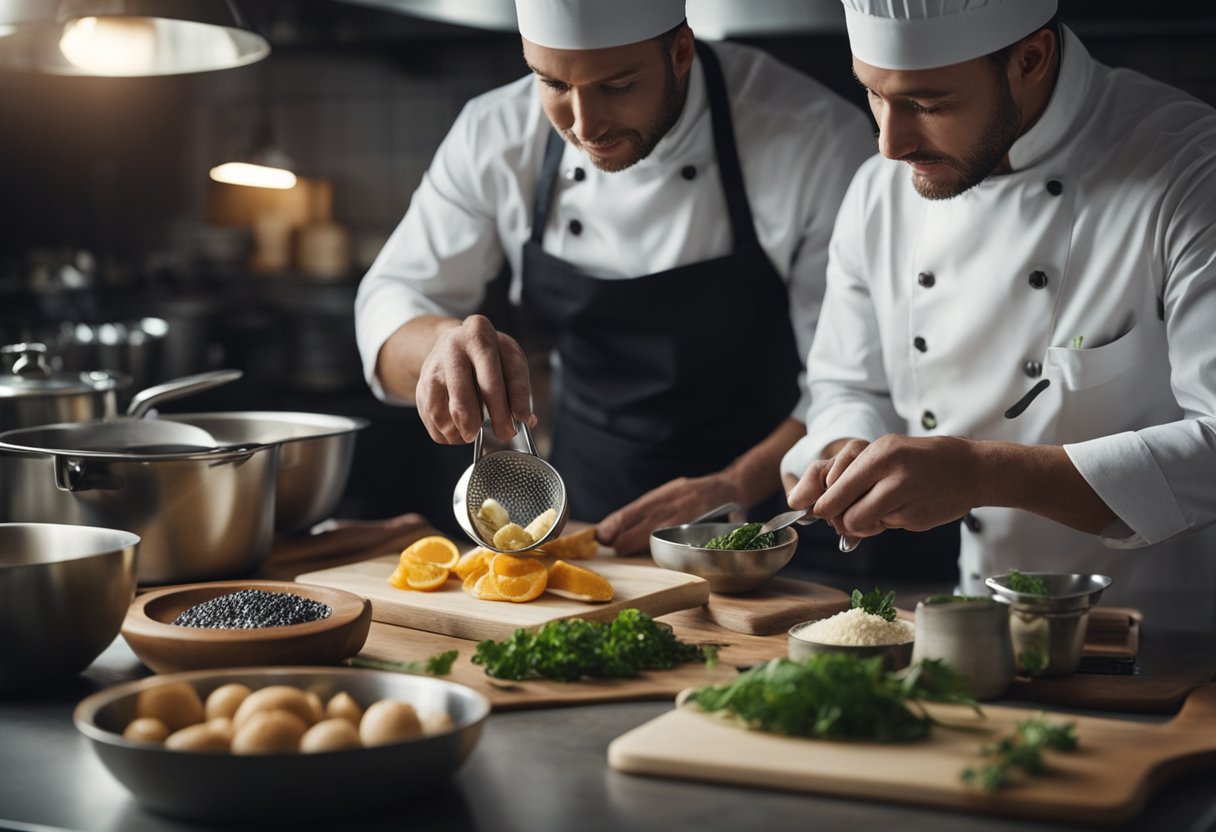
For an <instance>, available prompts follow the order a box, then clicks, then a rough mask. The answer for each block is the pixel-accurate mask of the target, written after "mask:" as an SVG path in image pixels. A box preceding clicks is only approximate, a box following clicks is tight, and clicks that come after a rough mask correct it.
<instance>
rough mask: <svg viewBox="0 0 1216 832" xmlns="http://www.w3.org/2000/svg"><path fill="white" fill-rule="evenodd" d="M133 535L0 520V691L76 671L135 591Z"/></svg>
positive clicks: (96, 650) (101, 645)
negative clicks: (0, 635) (1, 634)
mask: <svg viewBox="0 0 1216 832" xmlns="http://www.w3.org/2000/svg"><path fill="white" fill-rule="evenodd" d="M138 549H139V537H138V536H136V535H134V534H131V533H130V532H124V531H118V530H116V529H98V528H90V527H85V526H63V525H56V524H49V523H3V524H0V632H2V633H3V634H4V635H3V637H0V690H12V689H16V688H34V687H39V686H42V685H45V684H48V683H51V682H54V681H57V680H60V679H63V678H66V677H69V676H72V675H75V674H76V673H79V672H80V671H82V670H84V669H85V668H86V667H88V665H89V664H90V663H92V661H93V659H95V658H97V656H98V655H100V653H101V651H102V650H105V649H106V647H107V646H108V645H109V644H110V642H111V641H113V640H114V637H115V636H116V635H118V628H119V627H120V626H121V625H122V621H123V617H124V616H125V615H126V613H127V607H128V605H129V604H130V603H131V599H132V598H133V597H134V595H135V564H136V560H137V556H138Z"/></svg>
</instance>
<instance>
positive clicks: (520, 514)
mask: <svg viewBox="0 0 1216 832" xmlns="http://www.w3.org/2000/svg"><path fill="white" fill-rule="evenodd" d="M488 497H493V498H494V499H495V500H497V501H498V502H499V503H500V504H501V505H502V507H503V508H505V509H506V510H507V514H509V515H510V516H511V521H512V522H514V523H518V524H519V525H521V526H526V525H528V524H529V523H531V522H532V520H533V518H535V517H536V516H537V515H538V514H542V513H544V512H545V511H546V510H548V509H555V510H556V511H557V515H558V517H561V516H562V515H563V514H564V512H565V506H566V487H565V485H564V484H563V483H562V478H561V477H560V476H559V475H558V473H557V471H556V470H554V468H553V466H551V465H550V464H549V463H547V462H545V461H544V460H543V459H541V458H540V457H538V456H533V455H532V454H527V453H521V452H519V451H497V452H495V453H492V454H487V455H486V456H484V457H482V458H481V459H480V460H479V461H478V462H477V463H476V464H475V465H474V466H473V471H472V473H471V474H470V476H469V490H468V494H467V496H466V498H465V499H466V503H465V505H466V507H467V510H468V512H469V517H470V519H471V518H473V517H475V516H476V514H477V511H478V509H480V508H481V504H482V503H484V502H485V501H486V498H488ZM472 525H473V529H474V532H475V533H476V535H477V537H478V539H479V540H480V541H481V543H482V544H483V545H484V544H487V543H488V544H490V546H488V547H487V548H493V541H492V540H486V539H484V537H483V535H482V533H481V530H480V529H479V528H478V526H477V524H476V523H474V524H472Z"/></svg>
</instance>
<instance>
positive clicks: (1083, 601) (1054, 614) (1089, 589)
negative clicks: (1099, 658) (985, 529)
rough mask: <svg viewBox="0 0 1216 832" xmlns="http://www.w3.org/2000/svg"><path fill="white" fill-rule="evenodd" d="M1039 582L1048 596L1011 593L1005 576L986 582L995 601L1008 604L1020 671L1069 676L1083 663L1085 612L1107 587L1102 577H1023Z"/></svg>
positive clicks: (1038, 675) (1035, 574)
mask: <svg viewBox="0 0 1216 832" xmlns="http://www.w3.org/2000/svg"><path fill="white" fill-rule="evenodd" d="M1025 574H1026V575H1028V576H1031V577H1035V578H1038V579H1040V580H1041V581H1043V583H1044V585H1045V586H1046V587H1047V594H1046V595H1032V594H1030V593H1025V592H1015V591H1014V590H1012V589H1010V588H1009V575H1008V574H1005V575H995V576H993V577H991V578H988V579H987V580H986V581H985V583H986V584H987V585H988V588H989V589H991V590H992V592H993V594H994V596H995V597H996V600H998V601H1000V602H1002V603H1005V604H1008V605H1009V631H1010V635H1011V636H1012V638H1013V652H1014V655H1015V656H1016V657H1017V663H1018V672H1019V673H1020V674H1021V675H1023V676H1029V677H1034V678H1051V677H1056V676H1068V675H1069V674H1071V673H1075V672H1076V670H1077V665H1079V664H1080V663H1081V648H1082V646H1083V645H1084V644H1085V631H1086V627H1087V625H1088V624H1089V610H1090V608H1091V607H1092V606H1093V605H1094V604H1096V603H1097V602H1098V600H1099V599H1100V598H1101V597H1102V592H1103V591H1104V590H1105V589H1106V588H1107V587H1108V586H1110V578H1108V577H1107V576H1106V575H1077V574H1062V573H1053V572H1027V573H1025Z"/></svg>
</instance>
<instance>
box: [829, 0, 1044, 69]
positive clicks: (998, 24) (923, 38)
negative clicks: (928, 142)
mask: <svg viewBox="0 0 1216 832" xmlns="http://www.w3.org/2000/svg"><path fill="white" fill-rule="evenodd" d="M841 2H842V3H844V19H845V23H846V25H847V26H848V29H849V46H850V47H851V49H852V50H853V55H854V56H855V57H856V58H857V59H858V60H860V61H862V62H863V63H867V64H869V65H870V66H876V67H878V68H879V69H904V70H907V69H933V68H935V67H939V66H949V65H950V64H957V63H961V62H963V61H969V60H971V59H972V58H979V57H981V56H983V55H987V54H988V53H990V52H995V51H997V50H998V49H1002V48H1004V47H1006V46H1008V45H1009V44H1011V43H1014V42H1016V41H1018V40H1020V39H1021V38H1024V37H1026V35H1029V34H1030V33H1031V32H1033V31H1035V30H1036V29H1038V28H1040V27H1041V26H1043V24H1045V23H1046V22H1047V21H1049V20H1051V17H1052V15H1054V14H1055V13H1056V6H1057V0H841Z"/></svg>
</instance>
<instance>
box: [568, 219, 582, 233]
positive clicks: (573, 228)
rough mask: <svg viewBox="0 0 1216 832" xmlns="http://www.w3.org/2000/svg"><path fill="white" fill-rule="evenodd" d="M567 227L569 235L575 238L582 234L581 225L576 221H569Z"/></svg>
mask: <svg viewBox="0 0 1216 832" xmlns="http://www.w3.org/2000/svg"><path fill="white" fill-rule="evenodd" d="M567 227H568V228H569V229H570V233H571V234H573V235H574V236H576V237H577V236H578V235H579V234H582V233H583V224H582V223H581V222H579V221H578V220H570V225H569V226H567Z"/></svg>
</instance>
